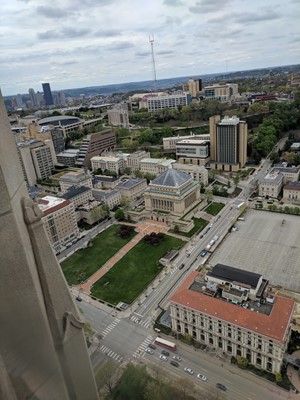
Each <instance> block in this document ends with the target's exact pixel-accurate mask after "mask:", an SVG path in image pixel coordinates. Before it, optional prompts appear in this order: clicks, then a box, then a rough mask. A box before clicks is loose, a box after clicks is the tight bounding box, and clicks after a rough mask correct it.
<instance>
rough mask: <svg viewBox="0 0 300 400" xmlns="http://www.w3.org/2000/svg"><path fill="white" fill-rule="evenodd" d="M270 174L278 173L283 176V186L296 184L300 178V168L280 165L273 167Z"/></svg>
mask: <svg viewBox="0 0 300 400" xmlns="http://www.w3.org/2000/svg"><path fill="white" fill-rule="evenodd" d="M270 172H274V173H276V172H278V173H280V174H281V175H283V184H284V185H285V184H286V183H288V182H297V181H298V180H299V176H300V168H298V167H287V166H283V165H281V164H279V165H274V168H272V169H271V171H270Z"/></svg>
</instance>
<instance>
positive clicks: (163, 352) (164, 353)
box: [161, 350, 170, 357]
mask: <svg viewBox="0 0 300 400" xmlns="http://www.w3.org/2000/svg"><path fill="white" fill-rule="evenodd" d="M161 354H163V355H164V356H167V357H169V355H170V353H169V352H168V351H167V350H162V352H161Z"/></svg>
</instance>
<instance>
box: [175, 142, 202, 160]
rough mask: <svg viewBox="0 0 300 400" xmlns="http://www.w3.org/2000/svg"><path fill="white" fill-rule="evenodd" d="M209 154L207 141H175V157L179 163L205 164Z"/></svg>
mask: <svg viewBox="0 0 300 400" xmlns="http://www.w3.org/2000/svg"><path fill="white" fill-rule="evenodd" d="M209 154H210V143H209V141H205V140H195V139H184V140H181V141H179V142H177V143H176V158H177V160H178V162H179V163H182V164H194V165H205V164H206V163H207V162H208V161H209V159H210V157H209Z"/></svg>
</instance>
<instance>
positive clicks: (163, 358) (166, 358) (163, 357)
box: [159, 354, 168, 361]
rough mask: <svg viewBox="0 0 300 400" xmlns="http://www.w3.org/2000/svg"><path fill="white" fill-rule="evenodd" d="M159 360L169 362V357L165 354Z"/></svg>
mask: <svg viewBox="0 0 300 400" xmlns="http://www.w3.org/2000/svg"><path fill="white" fill-rule="evenodd" d="M159 358H160V359H161V360H163V361H168V357H166V356H164V355H163V354H161V355H160V356H159Z"/></svg>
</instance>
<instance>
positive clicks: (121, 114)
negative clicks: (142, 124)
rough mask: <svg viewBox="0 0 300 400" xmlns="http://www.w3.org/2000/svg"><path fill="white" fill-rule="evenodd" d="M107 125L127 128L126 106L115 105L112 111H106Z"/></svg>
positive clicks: (127, 114) (127, 115)
mask: <svg viewBox="0 0 300 400" xmlns="http://www.w3.org/2000/svg"><path fill="white" fill-rule="evenodd" d="M107 115H108V123H109V124H110V125H113V126H118V127H120V128H128V127H129V113H128V105H127V104H120V105H119V104H116V105H115V106H114V108H113V109H112V110H108V111H107Z"/></svg>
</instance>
